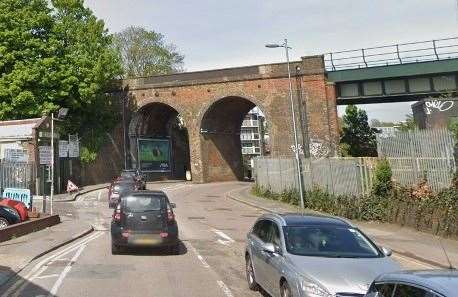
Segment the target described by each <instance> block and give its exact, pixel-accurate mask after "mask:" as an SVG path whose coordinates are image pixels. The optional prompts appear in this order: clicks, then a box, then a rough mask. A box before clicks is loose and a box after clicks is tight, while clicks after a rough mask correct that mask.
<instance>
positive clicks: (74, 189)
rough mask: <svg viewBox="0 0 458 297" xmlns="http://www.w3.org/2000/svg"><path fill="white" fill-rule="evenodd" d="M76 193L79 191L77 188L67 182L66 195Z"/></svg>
mask: <svg viewBox="0 0 458 297" xmlns="http://www.w3.org/2000/svg"><path fill="white" fill-rule="evenodd" d="M77 191H79V188H78V187H77V186H76V185H75V184H74V183H73V182H72V181H71V180H68V182H67V193H71V192H77Z"/></svg>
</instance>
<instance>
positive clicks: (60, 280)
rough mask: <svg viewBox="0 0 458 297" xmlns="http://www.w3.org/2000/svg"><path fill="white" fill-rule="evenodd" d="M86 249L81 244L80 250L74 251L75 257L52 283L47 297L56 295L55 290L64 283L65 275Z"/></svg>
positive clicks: (84, 245)
mask: <svg viewBox="0 0 458 297" xmlns="http://www.w3.org/2000/svg"><path fill="white" fill-rule="evenodd" d="M86 247H87V245H86V244H82V245H81V246H80V248H79V249H78V250H77V251H76V253H75V255H74V256H73V258H72V260H71V261H70V263H68V264H67V266H65V268H64V270H63V271H62V273H61V274H60V275H59V278H58V279H57V281H56V282H55V283H54V286H53V287H52V289H51V291H50V292H49V295H48V297H52V296H55V295H56V293H57V290H59V288H60V286H61V285H62V282H63V281H64V279H65V277H66V276H67V274H68V273H69V272H70V270H71V269H72V265H73V263H75V262H76V260H78V258H79V256H80V255H81V253H82V252H83V250H84V249H85V248H86Z"/></svg>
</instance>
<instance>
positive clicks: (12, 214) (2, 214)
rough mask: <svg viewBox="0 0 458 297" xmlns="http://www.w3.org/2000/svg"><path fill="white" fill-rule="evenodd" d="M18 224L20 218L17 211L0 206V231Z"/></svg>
mask: <svg viewBox="0 0 458 297" xmlns="http://www.w3.org/2000/svg"><path fill="white" fill-rule="evenodd" d="M20 222H21V218H20V216H19V214H18V212H17V210H15V209H14V208H12V207H9V206H5V205H0V229H3V228H6V227H8V226H9V225H13V224H17V223H20Z"/></svg>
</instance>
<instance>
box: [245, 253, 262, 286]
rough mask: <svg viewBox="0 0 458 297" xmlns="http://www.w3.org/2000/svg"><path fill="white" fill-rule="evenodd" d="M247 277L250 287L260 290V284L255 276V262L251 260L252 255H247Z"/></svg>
mask: <svg viewBox="0 0 458 297" xmlns="http://www.w3.org/2000/svg"><path fill="white" fill-rule="evenodd" d="M246 279H247V282H248V288H250V290H252V291H257V290H259V285H258V283H257V282H256V279H255V278H254V270H253V263H252V262H251V258H250V256H247V257H246Z"/></svg>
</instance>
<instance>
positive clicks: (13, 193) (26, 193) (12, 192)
mask: <svg viewBox="0 0 458 297" xmlns="http://www.w3.org/2000/svg"><path fill="white" fill-rule="evenodd" d="M3 197H4V198H9V199H13V200H16V201H20V202H22V203H24V204H25V205H26V206H27V207H28V208H29V209H31V208H32V195H30V190H29V189H15V188H5V191H3Z"/></svg>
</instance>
